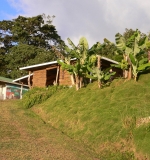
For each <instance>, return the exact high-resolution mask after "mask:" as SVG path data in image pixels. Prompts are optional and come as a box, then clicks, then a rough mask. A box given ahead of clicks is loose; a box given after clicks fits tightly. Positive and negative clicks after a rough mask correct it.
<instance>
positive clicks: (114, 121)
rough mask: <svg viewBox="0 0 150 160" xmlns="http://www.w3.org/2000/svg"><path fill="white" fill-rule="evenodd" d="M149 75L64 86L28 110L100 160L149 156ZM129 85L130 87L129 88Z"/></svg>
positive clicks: (119, 159)
mask: <svg viewBox="0 0 150 160" xmlns="http://www.w3.org/2000/svg"><path fill="white" fill-rule="evenodd" d="M149 78H150V74H145V75H141V76H140V77H139V81H138V82H135V81H134V80H131V81H127V82H125V80H124V79H116V80H114V81H113V82H112V84H111V85H110V86H109V87H105V88H104V89H102V90H99V89H98V88H97V83H92V84H89V85H88V86H87V87H86V88H82V89H80V90H79V91H78V92H75V88H68V89H67V88H66V89H65V90H60V91H59V92H56V93H55V94H53V95H52V96H51V97H50V98H49V99H48V100H47V101H45V102H44V103H42V104H40V105H36V106H34V107H33V108H32V110H33V111H34V112H35V113H36V114H38V115H39V116H40V117H42V119H43V120H44V121H45V122H46V123H49V124H50V125H52V126H53V127H55V128H57V129H59V130H61V131H62V132H63V133H65V134H66V135H68V136H69V137H71V138H73V139H75V140H79V141H81V142H82V143H84V144H85V145H87V146H88V147H89V148H91V150H93V151H94V152H95V153H96V154H99V157H100V159H108V160H109V159H110V160H112V159H114V160H115V159H118V160H122V159H139V160H141V159H145V160H146V159H149V158H150V152H149V148H150V145H149V138H150V132H149V125H150V120H149V113H150V108H149V105H150V104H149V97H150V94H149V89H150V83H149ZM129 88H130V89H129Z"/></svg>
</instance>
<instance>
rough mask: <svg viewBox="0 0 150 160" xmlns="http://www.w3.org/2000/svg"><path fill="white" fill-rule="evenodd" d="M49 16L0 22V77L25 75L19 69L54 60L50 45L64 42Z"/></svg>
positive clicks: (54, 56)
mask: <svg viewBox="0 0 150 160" xmlns="http://www.w3.org/2000/svg"><path fill="white" fill-rule="evenodd" d="M52 19H53V17H50V16H46V15H38V16H35V17H28V18H27V17H23V16H18V18H16V19H13V20H11V21H6V20H4V21H0V74H1V76H5V77H8V78H13V79H15V78H18V77H19V76H21V75H22V76H23V75H25V73H21V71H19V68H20V67H24V66H27V65H33V64H37V63H43V62H47V61H52V60H54V59H55V60H56V58H57V57H56V55H55V53H54V52H53V51H52V50H51V47H52V46H59V45H60V44H63V43H64V42H63V41H62V40H61V37H60V36H59V35H58V34H57V31H56V28H55V26H54V25H52Z"/></svg>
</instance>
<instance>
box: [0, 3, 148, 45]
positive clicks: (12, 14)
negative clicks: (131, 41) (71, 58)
mask: <svg viewBox="0 0 150 160" xmlns="http://www.w3.org/2000/svg"><path fill="white" fill-rule="evenodd" d="M149 8H150V0H144V1H142V0H1V1H0V21H2V20H12V19H14V18H17V17H18V16H19V15H21V16H26V17H33V16H37V15H39V14H43V13H44V14H46V15H50V16H53V15H55V18H54V19H53V25H55V26H56V30H57V31H58V34H59V35H60V36H61V38H62V39H63V40H64V41H65V42H66V44H67V38H70V39H71V40H72V41H73V42H74V44H76V45H77V44H78V42H79V39H80V38H81V37H86V38H87V40H88V42H89V46H92V45H93V44H95V43H96V42H100V43H103V39H104V38H107V39H109V40H110V41H112V42H115V34H116V33H118V32H119V33H121V34H123V33H124V32H125V29H126V28H128V29H134V30H135V29H139V30H140V31H141V32H143V33H145V34H148V33H149V32H150V10H149Z"/></svg>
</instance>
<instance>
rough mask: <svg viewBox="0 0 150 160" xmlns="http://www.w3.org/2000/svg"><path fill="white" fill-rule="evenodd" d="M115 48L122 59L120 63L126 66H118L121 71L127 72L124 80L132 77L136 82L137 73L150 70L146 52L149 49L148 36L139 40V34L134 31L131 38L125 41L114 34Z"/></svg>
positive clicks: (120, 36)
mask: <svg viewBox="0 0 150 160" xmlns="http://www.w3.org/2000/svg"><path fill="white" fill-rule="evenodd" d="M116 47H117V49H118V52H119V53H121V54H122V55H123V57H124V61H122V62H126V64H125V63H123V64H124V68H123V67H122V66H121V64H119V65H120V67H121V68H122V69H124V70H126V71H127V72H126V73H127V75H125V78H126V77H128V78H129V79H131V78H132V77H134V79H135V80H137V77H138V74H139V73H141V72H145V71H146V70H147V69H149V68H150V63H149V59H148V54H147V50H148V49H149V47H150V41H149V40H148V36H144V37H142V38H141V35H140V32H139V31H138V30H136V31H135V32H133V34H132V36H131V37H129V38H128V39H125V38H124V37H123V36H122V35H121V34H120V33H118V34H116ZM145 56H147V57H145Z"/></svg>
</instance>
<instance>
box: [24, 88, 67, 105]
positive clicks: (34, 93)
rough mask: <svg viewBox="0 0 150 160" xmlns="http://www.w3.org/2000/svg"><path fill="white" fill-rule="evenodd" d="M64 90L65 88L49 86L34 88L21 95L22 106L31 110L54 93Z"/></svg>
mask: <svg viewBox="0 0 150 160" xmlns="http://www.w3.org/2000/svg"><path fill="white" fill-rule="evenodd" d="M64 88H66V87H65V86H49V87H48V88H39V87H35V88H33V89H30V90H29V91H28V92H26V93H25V94H24V95H23V99H22V104H23V106H24V107H25V108H31V107H32V106H34V105H35V104H40V103H42V102H44V101H46V100H47V99H48V98H50V97H51V96H52V95H53V94H54V93H55V92H56V91H58V90H61V89H64Z"/></svg>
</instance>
